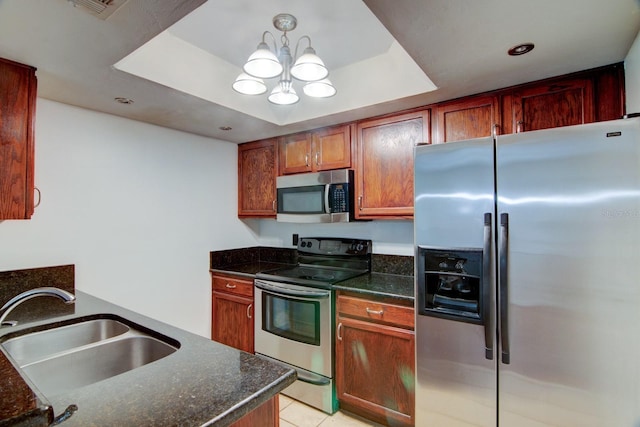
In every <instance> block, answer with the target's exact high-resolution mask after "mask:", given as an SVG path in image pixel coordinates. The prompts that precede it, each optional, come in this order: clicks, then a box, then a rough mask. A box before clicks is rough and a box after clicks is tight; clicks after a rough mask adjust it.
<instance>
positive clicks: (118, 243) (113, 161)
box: [0, 99, 257, 336]
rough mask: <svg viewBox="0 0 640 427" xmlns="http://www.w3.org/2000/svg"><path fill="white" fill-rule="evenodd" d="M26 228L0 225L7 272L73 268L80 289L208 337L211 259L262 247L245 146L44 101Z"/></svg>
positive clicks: (0, 263) (0, 253) (1, 262)
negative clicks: (252, 216)
mask: <svg viewBox="0 0 640 427" xmlns="http://www.w3.org/2000/svg"><path fill="white" fill-rule="evenodd" d="M35 173H36V176H35V183H36V185H37V186H38V187H39V188H40V190H41V191H42V203H41V205H40V206H39V207H38V208H36V210H35V214H34V215H33V218H32V219H31V220H30V221H0V271H7V270H15V269H22V268H32V267H42V266H51V265H60V264H75V265H76V287H77V288H78V289H80V290H83V291H86V292H88V293H91V294H93V295H96V296H98V297H101V298H104V299H107V300H109V301H112V302H115V303H117V304H120V305H122V306H125V307H127V308H131V309H133V310H136V311H138V312H141V313H142V314H146V315H148V316H151V317H154V318H157V319H160V320H163V321H165V322H168V323H171V324H174V325H176V326H179V327H182V328H185V329H187V330H190V331H192V332H195V333H198V334H201V335H204V336H208V335H209V333H210V313H211V302H210V289H211V282H210V278H209V273H208V267H209V257H208V255H209V251H212V250H220V249H227V248H238V247H244V246H254V245H256V244H257V240H256V236H255V235H254V234H253V232H252V230H251V229H250V227H248V226H247V225H246V224H245V223H243V222H242V221H240V220H238V219H237V195H236V194H237V146H236V145H235V144H231V143H225V142H222V141H217V140H213V139H210V138H204V137H200V136H196V135H192V134H188V133H183V132H177V131H172V130H169V129H166V128H161V127H157V126H152V125H147V124H143V123H140V122H136V121H132V120H126V119H122V118H119V117H115V116H111V115H106V114H101V113H96V112H92V111H88V110H84V109H80V108H75V107H71V106H68V105H64V104H60V103H56V102H51V101H47V100H44V99H38V103H37V110H36V166H35Z"/></svg>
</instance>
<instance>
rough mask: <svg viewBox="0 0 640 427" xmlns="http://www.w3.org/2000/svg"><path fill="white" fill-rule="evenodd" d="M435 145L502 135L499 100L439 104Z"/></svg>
mask: <svg viewBox="0 0 640 427" xmlns="http://www.w3.org/2000/svg"><path fill="white" fill-rule="evenodd" d="M434 114H435V116H436V117H434V127H435V128H436V131H435V132H434V133H435V135H434V138H435V142H436V143H443V142H453V141H461V140H465V139H472V138H481V137H485V136H491V135H493V134H494V132H497V133H500V125H501V123H500V104H499V102H498V97H497V96H478V97H471V98H465V99H461V100H457V101H452V102H446V103H442V104H438V105H437V107H436V108H434Z"/></svg>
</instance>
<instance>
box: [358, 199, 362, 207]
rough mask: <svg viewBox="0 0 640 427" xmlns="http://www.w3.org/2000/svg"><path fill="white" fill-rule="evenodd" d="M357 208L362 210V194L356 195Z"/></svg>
mask: <svg viewBox="0 0 640 427" xmlns="http://www.w3.org/2000/svg"><path fill="white" fill-rule="evenodd" d="M358 209H360V210H362V196H360V197H358Z"/></svg>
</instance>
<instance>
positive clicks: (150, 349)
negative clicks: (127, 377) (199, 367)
mask: <svg viewBox="0 0 640 427" xmlns="http://www.w3.org/2000/svg"><path fill="white" fill-rule="evenodd" d="M174 351H176V348H174V347H172V346H171V345H169V344H167V343H164V342H162V341H160V340H157V339H155V338H152V337H148V336H134V337H124V338H122V339H116V340H114V341H109V342H105V343H102V344H99V345H93V346H89V347H86V348H83V349H81V350H77V351H70V352H65V353H63V354H61V355H58V356H56V357H51V358H49V359H44V360H41V361H38V362H34V363H31V364H29V365H26V366H22V367H21V369H22V371H23V372H24V373H25V374H26V375H27V377H29V378H30V379H31V381H33V383H34V384H35V385H36V387H38V389H39V390H40V391H41V392H42V393H43V394H44V395H45V396H50V395H53V394H57V393H63V392H65V391H69V390H73V389H76V388H79V387H83V386H85V385H89V384H93V383H96V382H98V381H102V380H105V379H107V378H111V377H113V376H115V375H118V374H122V373H124V372H127V371H130V370H132V369H135V368H138V367H140V366H143V365H146V364H147V363H151V362H153V361H155V360H158V359H162V358H163V357H165V356H168V355H170V354H171V353H173V352H174Z"/></svg>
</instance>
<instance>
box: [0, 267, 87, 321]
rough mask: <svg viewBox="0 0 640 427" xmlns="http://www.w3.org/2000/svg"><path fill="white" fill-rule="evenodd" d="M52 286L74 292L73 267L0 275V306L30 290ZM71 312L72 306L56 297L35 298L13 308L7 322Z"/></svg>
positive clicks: (35, 269) (30, 269)
mask: <svg viewBox="0 0 640 427" xmlns="http://www.w3.org/2000/svg"><path fill="white" fill-rule="evenodd" d="M45 286H53V287H56V288H60V289H63V290H65V291H68V292H71V293H74V292H75V266H74V265H60V266H55V267H40V268H29V269H26V270H13V271H1V272H0V306H2V305H4V304H5V303H6V302H7V301H9V300H10V299H11V298H13V297H14V296H16V295H18V294H19V293H21V292H24V291H27V290H29V289H34V288H39V287H45ZM73 312H74V306H73V304H70V305H69V304H64V303H63V302H62V301H61V300H59V299H58V298H51V297H42V298H40V297H38V298H33V299H31V300H28V301H25V302H24V303H23V304H21V305H19V306H18V307H16V309H15V310H13V311H12V312H11V314H10V315H9V319H13V318H15V319H21V320H23V321H24V320H27V319H33V318H42V317H47V318H48V317H56V316H62V315H66V314H72V313H73Z"/></svg>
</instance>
